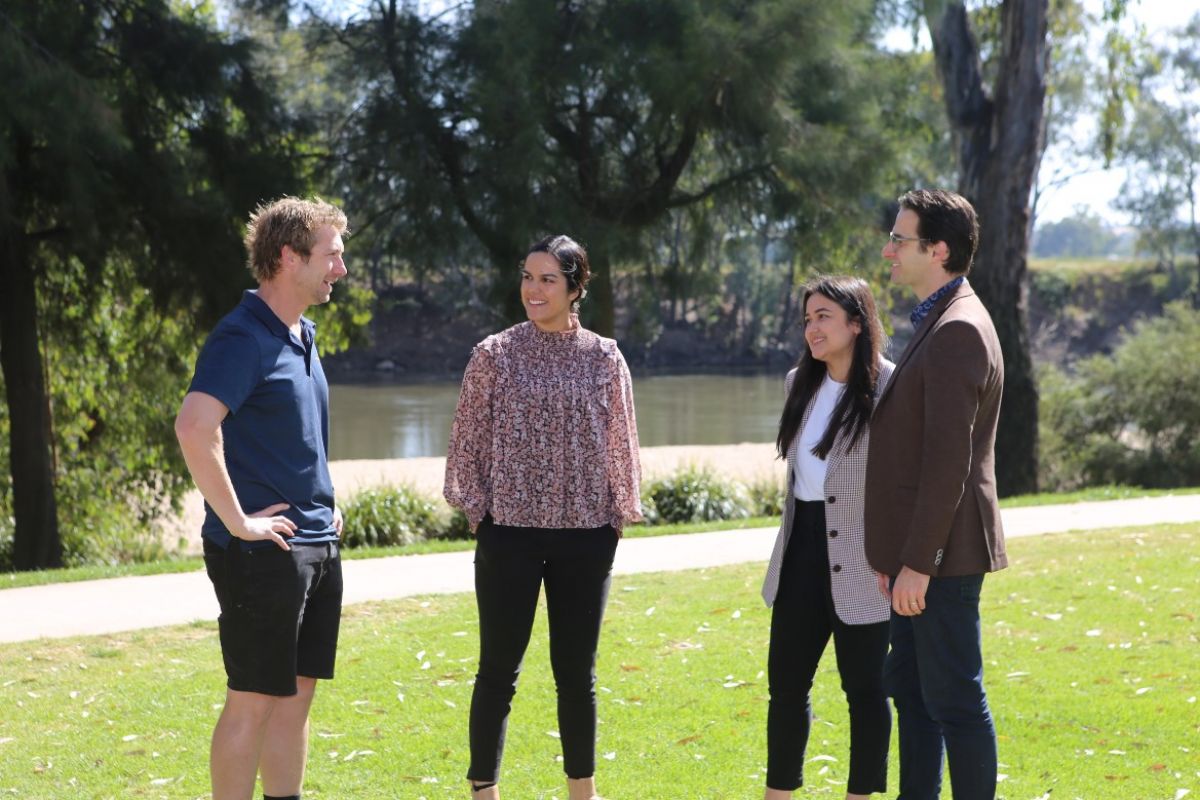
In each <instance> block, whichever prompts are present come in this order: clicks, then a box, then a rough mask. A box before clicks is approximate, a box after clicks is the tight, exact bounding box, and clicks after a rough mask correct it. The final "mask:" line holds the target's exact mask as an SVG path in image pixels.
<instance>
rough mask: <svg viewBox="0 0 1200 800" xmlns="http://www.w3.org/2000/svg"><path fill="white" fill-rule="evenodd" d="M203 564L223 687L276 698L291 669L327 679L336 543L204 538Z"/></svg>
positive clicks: (333, 629) (285, 689)
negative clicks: (214, 611) (212, 598)
mask: <svg viewBox="0 0 1200 800" xmlns="http://www.w3.org/2000/svg"><path fill="white" fill-rule="evenodd" d="M204 567H205V569H206V570H207V571H208V577H209V580H211V581H212V584H213V588H214V589H215V590H216V593H217V602H218V603H220V605H221V616H220V618H219V626H220V630H221V655H222V657H223V658H224V660H225V674H226V675H228V676H229V681H228V686H229V688H230V689H234V690H236V691H240V692H258V693H260V694H270V695H277V696H280V697H283V696H289V695H294V694H295V693H296V676H297V675H303V676H305V677H308V678H325V679H328V678H332V677H333V663H334V659H335V656H336V654H337V639H338V626H339V624H340V622H341V618H342V561H341V558H340V557H339V554H338V544H337V542H321V543H319V544H300V543H298V542H295V541H293V543H292V549H291V550H283V549H282V548H280V547H277V546H275V545H272V546H270V547H260V548H255V549H252V550H247V549H245V548H244V547H242V546H241V540H240V539H234V540H233V541H232V542H230V543H229V548H228V549H226V550H222V549H221V548H220V547H218V546H217V545H215V544H213V543H211V542H209V541H208V540H207V539H206V540H205V541H204Z"/></svg>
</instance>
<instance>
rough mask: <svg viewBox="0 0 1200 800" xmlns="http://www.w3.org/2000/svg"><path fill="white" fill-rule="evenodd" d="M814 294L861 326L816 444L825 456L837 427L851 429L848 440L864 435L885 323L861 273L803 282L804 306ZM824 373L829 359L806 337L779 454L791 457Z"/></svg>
mask: <svg viewBox="0 0 1200 800" xmlns="http://www.w3.org/2000/svg"><path fill="white" fill-rule="evenodd" d="M814 294H819V295H822V296H824V297H828V298H829V299H830V300H832V301H833V302H835V303H837V304H838V305H839V306H841V307H842V309H844V310H845V312H846V316H847V317H849V320H850V321H851V322H857V323H858V324H859V327H860V328H861V329H862V330H861V331H860V332H859V334H858V336H857V337H855V340H854V355H853V358H852V359H851V361H850V376H849V377H848V378H847V380H846V390H845V391H844V392H842V396H841V398H839V399H838V402H837V405H836V406H834V408H833V414H832V416H830V418H829V426H828V427H827V428H826V429H825V435H824V436H822V437H821V441H819V442H817V445H816V446H815V447H814V448H813V449H812V452H813V455H815V456H817V457H819V458H827V457H828V456H829V451H830V450H832V449H833V442H834V440H835V439H836V438H837V435H838V432H839V431H846V432H848V433H849V434H850V443H851V444H852V445H853V444H854V443H855V442H856V441H858V438H859V437H860V436H862V433H863V431H864V430H866V428H867V422H868V421H869V420H870V419H871V410H872V408H873V407H874V403H875V386H876V384H877V383H878V382H879V362H880V354H881V353H882V352H883V326H882V324H881V323H880V322H879V313H878V312H877V311H876V310H875V298H874V296H872V294H871V287H870V286H869V285H868V284H867V282H866V281H864V280H863V279H862V278H851V277H848V276H840V275H830V276H821V277H818V278H817V279H816V280H814V281H812V282H811V283H809V284H808V285H807V286H805V287H804V301H803V302H802V303H801V307H802V308H804V309H807V308H808V299H809V298H810V297H812V296H813V295H814ZM825 374H826V367H825V362H824V361H818V360H817V359H815V358H813V355H812V352H811V351H810V350H809V349H808V340H807V339H804V340H803V343H802V344H801V349H800V358H799V360H798V361H797V362H796V377H795V379H794V380H793V381H792V389H791V391H790V392H788V396H787V400H786V401H785V402H784V404H783V414H781V415H780V417H779V438H778V439H776V440H775V446H776V448H777V449H778V450H779V456H780V458H787V451H788V448H789V447H791V445H792V440H793V439H794V438H796V435H797V434H799V433H800V423H801V422H802V421H803V420H804V412H805V410H807V409H808V404H809V403H810V402H812V399H813V396H814V395H815V394H816V393H817V390H818V389H820V388H821V383H822V382H823V381H824V380H825Z"/></svg>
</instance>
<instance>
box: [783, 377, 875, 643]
mask: <svg viewBox="0 0 1200 800" xmlns="http://www.w3.org/2000/svg"><path fill="white" fill-rule="evenodd" d="M894 368H895V365H894V364H893V363H892V362H890V361H888V360H887V359H884V360H883V364H882V365H881V367H880V370H879V383H878V385H877V386H876V387H875V397H876V399H878V398H879V395H880V394H881V393H882V392H883V388H884V387H885V386H886V385H887V382H888V379H889V378H890V377H891V376H892V370H893V369H894ZM795 376H796V370H794V369H793V370H792V371H791V372H789V373H788V375H787V378H786V379H785V380H784V396H785V397H786V396H787V393H788V392H790V391H791V389H792V381H793V380H794V379H795ZM811 411H812V403H811V401H810V403H809V406H808V408H806V409H805V410H804V418H803V420H802V421H801V423H800V429H799V431H797V434H796V435H799V434H800V432H801V431H803V430H804V425H805V424H806V423H807V422H808V415H809V413H810V412H811ZM869 441H870V430H869V429H868V430H866V431H863V435H862V436H861V437H859V439H858V441H857V442H855V443H854V446H853V447H850V446H849V443H848V437H847V436H845V435H844V434H842V433H839V434H838V436H837V438H836V439H835V440H834V442H833V449H832V450H830V451H829V458H828V465H827V468H826V471H825V533H826V536H827V537H828V538H827V539H826V542H827V543H828V544H829V566H830V573H829V583H830V587H831V588H832V590H833V606H834V609H835V610H836V611H837V615H838V618H839V619H840V620H841V621H842V622H844V623H846V624H847V625H866V624H869V623H873V622H883V621H885V620H887V619H888V618H889V617H890V616H891V606H890V605H889V603H888V600H887V598H886V597H884V596H883V595H882V594H881V593H880V592H879V584H878V583H877V581H876V579H875V572H874V570H872V569H871V566H870V565H869V564H868V563H867V557H866V554H865V553H864V552H863V498H864V492H863V484H864V482H865V480H866V474H867V446H868V444H869ZM787 465H788V468H787V485H786V486H785V488H784V491H785V492H786V498H787V500H786V502H785V504H784V506H783V521H782V524H781V525H780V526H779V534H778V535H777V536H776V537H775V549H774V550H773V551H772V552H771V561H770V563H768V564H767V576H766V578H765V579H764V580H763V587H762V596H763V600H765V601H766V603H767V605H768V606H770V605H772V604H774V602H775V596H776V595H777V594H778V593H779V574H780V570H781V569H782V568H783V554H784V551H785V550H786V549H787V543H788V538H789V537H790V536H791V535H792V517H793V509H794V508H795V505H794V502H793V495H792V486H793V484H794V482H795V477H796V462H795V456H794V455H793V450H792V448H791V447H790V446H789V447H788V451H787Z"/></svg>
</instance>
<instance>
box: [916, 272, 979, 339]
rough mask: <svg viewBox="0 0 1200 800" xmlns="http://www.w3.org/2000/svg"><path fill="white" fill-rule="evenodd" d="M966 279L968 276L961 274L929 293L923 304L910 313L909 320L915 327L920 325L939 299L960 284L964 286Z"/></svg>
mask: <svg viewBox="0 0 1200 800" xmlns="http://www.w3.org/2000/svg"><path fill="white" fill-rule="evenodd" d="M966 279H967V277H966V276H965V275H959V276H958V277H957V278H955V279H954V280H952V281H950V282H949V283H947V284H946V285H945V286H943V287H942V288H940V289H938V290H937V291H936V292H934V293H933V294H931V295H929V297H926V298H925V299H924V300H922V301H921V304H920V305H918V306H917V307H916V308H914V309H913V310H912V312H910V313H909V315H908V318H909V320H911V321H912V326H913V327H914V328H916V327H919V326H920V324H921V323H922V322H923V321H924V320H925V318H926V317H928V316H929V312H930V311H933V307H934V306H935V305H937V301H938V300H941V299H942V298H943V297H945V296H946V295H948V294H950V293H951V292H953V291H954V290H955V289H957V288H958V287H959V286H962V285H963V282H964V281H966Z"/></svg>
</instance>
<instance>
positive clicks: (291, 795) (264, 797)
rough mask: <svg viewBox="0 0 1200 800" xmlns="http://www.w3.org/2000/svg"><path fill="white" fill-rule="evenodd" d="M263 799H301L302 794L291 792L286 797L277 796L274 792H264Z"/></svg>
mask: <svg viewBox="0 0 1200 800" xmlns="http://www.w3.org/2000/svg"><path fill="white" fill-rule="evenodd" d="M263 800H300V795H298V794H289V795H287V796H285V797H276V796H275V795H273V794H264V795H263Z"/></svg>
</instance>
